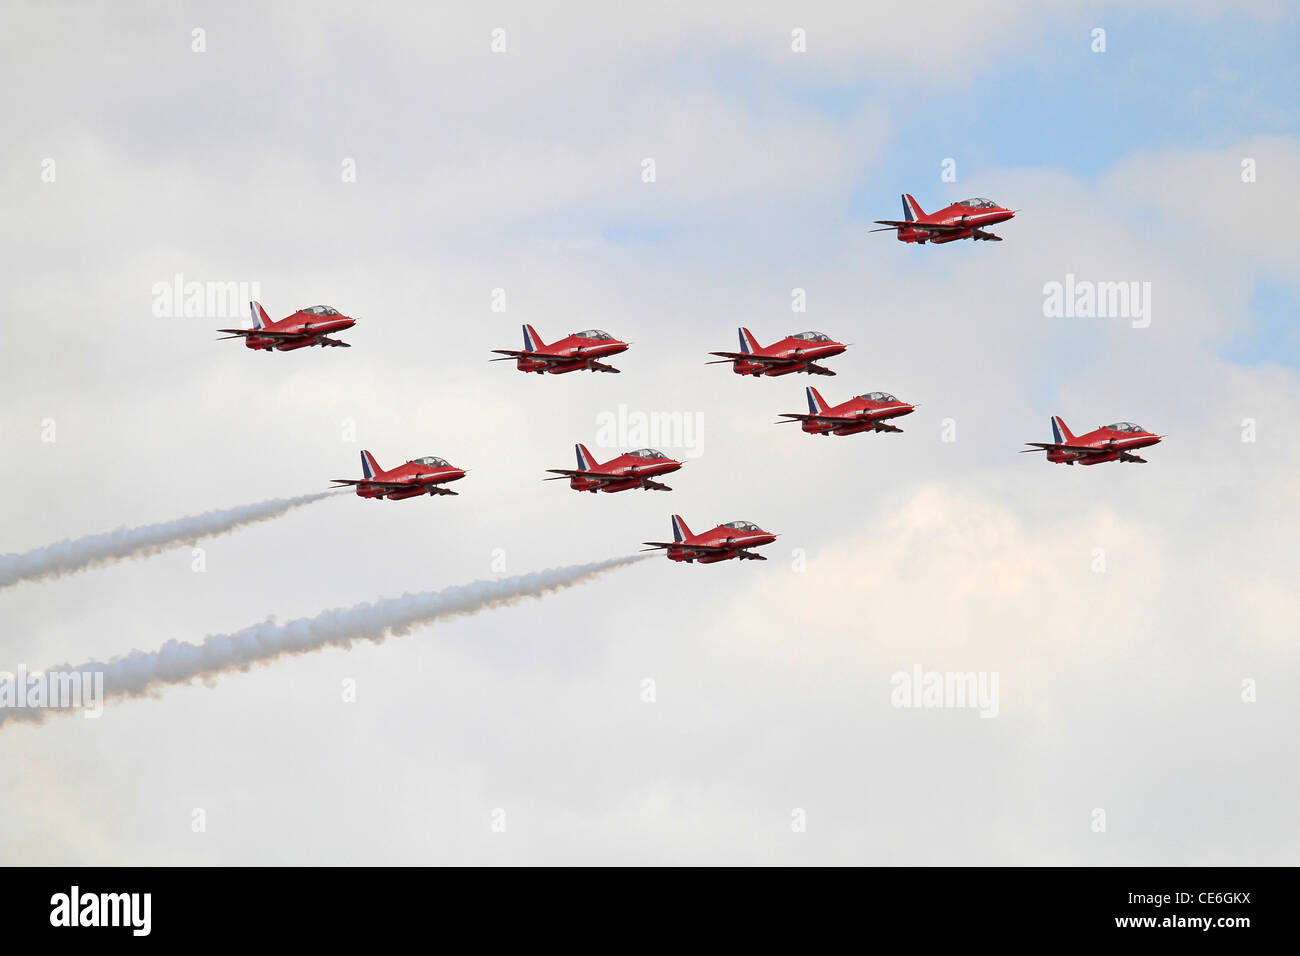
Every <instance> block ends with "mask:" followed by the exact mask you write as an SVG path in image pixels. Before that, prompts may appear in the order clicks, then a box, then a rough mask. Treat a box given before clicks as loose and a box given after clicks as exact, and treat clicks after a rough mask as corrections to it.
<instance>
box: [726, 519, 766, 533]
mask: <svg viewBox="0 0 1300 956" xmlns="http://www.w3.org/2000/svg"><path fill="white" fill-rule="evenodd" d="M723 527H724V528H732V529H734V530H736V531H762V530H763V529H762V528H760V527H759V526H758V525H756V524H754V522H752V521H728V522H727V523H726V524H724V525H723Z"/></svg>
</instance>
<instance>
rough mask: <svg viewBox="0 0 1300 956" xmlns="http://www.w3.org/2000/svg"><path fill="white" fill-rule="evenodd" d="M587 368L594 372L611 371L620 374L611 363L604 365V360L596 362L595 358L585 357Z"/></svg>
mask: <svg viewBox="0 0 1300 956" xmlns="http://www.w3.org/2000/svg"><path fill="white" fill-rule="evenodd" d="M587 368H589V369H591V370H592V371H594V372H613V373H614V374H615V375H620V374H622V373H621V372H619V370H618V369H616V368H614V366H612V365H606V364H605V363H604V362H597V361H596V360H595V359H587Z"/></svg>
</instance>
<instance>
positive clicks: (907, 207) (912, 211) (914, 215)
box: [903, 193, 925, 222]
mask: <svg viewBox="0 0 1300 956" xmlns="http://www.w3.org/2000/svg"><path fill="white" fill-rule="evenodd" d="M924 215H925V210H924V209H922V208H921V206H920V204H919V203H917V201H916V200H915V199H913V198H912V195H911V193H903V218H904V219H906V220H907V221H908V222H916V220H918V219H920V218H921V217H922V216H924Z"/></svg>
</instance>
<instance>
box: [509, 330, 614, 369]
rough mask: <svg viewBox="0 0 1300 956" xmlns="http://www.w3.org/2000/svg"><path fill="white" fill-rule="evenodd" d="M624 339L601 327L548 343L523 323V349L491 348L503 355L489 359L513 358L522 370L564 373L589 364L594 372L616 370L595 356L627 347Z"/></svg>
mask: <svg viewBox="0 0 1300 956" xmlns="http://www.w3.org/2000/svg"><path fill="white" fill-rule="evenodd" d="M627 346H628V343H627V342H620V341H619V340H618V339H616V338H614V336H612V335H610V334H609V333H608V332H602V331H601V330H600V329H587V330H586V331H585V332H574V333H573V334H572V335H569V336H565V337H564V338H562V339H560V341H558V342H553V343H551V344H550V345H547V344H546V343H545V342H543V341H542V337H541V336H540V335H538V334H537V330H536V329H534V328H533V327H532V326H531V325H525V326H524V349H523V351H522V352H515V351H512V350H510V349H493V350H492V351H493V352H494V353H496V354H497V355H504V356H506V358H499V359H488V361H490V362H505V361H507V359H515V367H516V368H518V369H519V371H521V372H537V373H538V374H539V375H540V374H542V373H543V372H549V373H551V374H552V375H563V374H564V373H565V372H576V371H577V370H578V369H580V368H589V369H591V370H592V371H593V372H617V371H618V369H616V368H614V367H613V366H612V365H605V364H604V363H602V362H598V361H596V359H602V358H605V357H607V356H610V355H617V354H618V353H619V352H626V351H627Z"/></svg>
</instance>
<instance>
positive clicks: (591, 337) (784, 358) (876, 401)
mask: <svg viewBox="0 0 1300 956" xmlns="http://www.w3.org/2000/svg"><path fill="white" fill-rule="evenodd" d="M1015 214H1016V213H1015V211H1014V210H1011V209H1006V208H1004V207H1002V206H999V205H998V204H996V203H994V202H992V201H991V200H988V199H965V200H962V201H961V202H958V203H953V204H952V205H950V206H946V207H945V208H943V209H940V210H939V211H938V212H934V213H926V212H924V211H923V210H922V209H921V207H920V206H919V205H918V204H917V202H916V200H915V199H913V198H912V197H911V196H910V195H907V194H904V195H903V219H901V220H891V219H879V220H876V221H877V222H878V223H879V224H880V225H882V226H885V227H886V228H885V229H873V230H871V231H872V232H887V231H889V230H891V229H892V230H894V231H895V233H896V235H897V238H898V239H899V240H900V241H902V242H908V243H919V244H925V243H927V242H930V243H936V244H937V243H945V242H953V241H954V240H957V239H975V240H984V241H988V240H992V241H998V242H1000V241H1001V238H1000V237H999V236H995V235H993V233H991V232H987V231H986V227H988V226H992V225H994V224H996V223H1000V222H1006V221H1007V220H1009V219H1011V218H1013V217H1014V216H1015ZM249 306H250V309H251V311H252V316H253V327H252V328H251V329H219V330H218V331H220V332H224V333H226V335H225V338H242V339H243V340H244V345H245V346H246V347H247V348H250V349H255V350H261V351H268V352H269V351H277V352H288V351H292V350H294V349H300V348H307V347H309V346H313V345H319V346H322V347H325V346H329V347H343V348H348V347H349V346H348V343H346V342H342V341H340V340H339V339H336V338H334V337H333V335H334V334H335V333H338V332H342V331H344V330H346V329H350V328H352V327H353V326H354V325H355V324H356V321H357V320H356V319H354V318H351V317H350V316H346V315H343V314H341V313H340V312H339V311H338V310H337V309H332V308H330V307H329V306H323V305H317V306H312V307H310V308H306V309H299V310H298V311H296V312H294V313H293V314H292V315H290V316H288V317H286V318H283V319H280V320H279V321H278V322H273V321H271V319H270V317H269V316H268V315H267V314H266V310H265V309H263V308H262V306H261V305H260V304H258V303H257V302H252V303H249ZM739 334H740V351H738V352H710V353H709V354H710V355H715V356H717V357H718V358H717V360H716V361H712V362H708V363H706V364H709V365H723V364H730V365H731V370H732V372H734V373H735V374H736V375H749V376H753V377H755V378H758V377H761V376H766V377H775V376H779V375H790V374H792V373H795V372H804V373H807V374H809V375H834V374H835V372H833V371H832V370H831V369H829V368H827V367H826V366H825V365H823V364H821V363H823V362H825V361H826V360H827V359H830V358H833V357H835V356H837V355H840V354H842V353H843V352H844V351H845V350H846V349H847V348H848V346H847V345H846V344H844V343H843V342H838V341H836V340H835V339H833V338H831V337H830V336H829V335H826V334H824V333H822V332H798V333H792V334H790V335H787V336H785V337H784V338H782V339H779V340H778V341H776V342H774V343H773V344H771V345H768V346H763V345H760V344H759V343H758V340H757V339H755V338H754V335H753V333H752V332H750V331H749V329H747V328H741V329H740V330H739ZM523 338H524V346H523V348H522V349H518V350H515V349H493V350H492V351H493V353H494V354H496V355H500V356H502V357H501V358H497V359H491V361H494V362H504V361H514V363H515V368H517V369H518V370H519V371H521V372H536V373H537V374H539V375H540V374H550V375H562V374H564V373H565V372H576V371H580V370H583V369H586V370H587V371H591V372H613V373H617V372H618V371H619V370H618V369H616V368H614V367H613V366H612V365H609V364H607V363H606V362H604V361H602V360H603V359H608V358H610V357H611V356H614V355H619V354H621V353H623V352H626V351H627V349H628V347H629V345H630V343H628V342H623V341H620V340H619V339H617V338H615V337H614V336H612V335H610V334H609V333H608V332H605V331H603V330H601V329H587V330H585V331H582V332H574V333H573V334H572V335H567V336H565V337H564V338H562V339H559V340H557V341H555V342H553V343H551V344H549V345H548V344H547V343H546V342H544V341H543V340H542V337H541V336H540V335H538V334H537V330H536V329H534V328H533V327H532V326H531V325H525V326H524V327H523ZM805 392H806V396H807V399H808V411H807V412H782V413H781V415H780V417H781V419H782V421H781V422H778V423H777V424H792V423H794V422H798V423H799V426H800V428H801V429H802V430H803V431H804V432H806V433H807V434H809V435H839V436H844V435H855V434H858V433H860V432H899V433H901V432H902V429H901V428H899V427H897V426H896V425H892V424H890V423H889V421H890V419H895V418H900V417H902V416H904V415H910V414H911V413H912V412H913V411H914V410H915V409H916V408H917V406H916V405H912V404H909V403H907V402H904V401H901V400H900V399H898V398H895V397H894V396H893V395H891V394H889V393H888V392H867V393H865V394H862V395H855V396H853V397H851V398H848V399H846V400H845V401H843V402H841V403H839V404H838V405H831V404H830V403H828V402H827V401H826V399H824V398H823V397H822V394H821V392H819V391H818V390H817V389H815V388H813V387H811V386H809V387H808V388H806V389H805ZM1051 421H1052V438H1053V440H1052V441H1050V442H1026V444H1028V445H1030V446H1031V447H1029V448H1027V449H1025V451H1026V452H1037V451H1043V452H1046V453H1047V460H1048V461H1050V462H1053V463H1054V464H1065V465H1074V464H1080V465H1099V464H1101V463H1102V462H1108V461H1121V462H1139V463H1145V461H1146V459H1144V458H1142V457H1140V456H1138V455H1136V454H1134V452H1135V451H1136V450H1137V449H1140V448H1146V447H1148V446H1150V445H1154V444H1156V443H1158V442H1159V441H1160V440H1161V439H1162V438H1163V436H1161V435H1156V434H1154V433H1152V432H1149V431H1147V430H1146V429H1144V428H1142V427H1141V426H1140V425H1135V424H1133V423H1132V422H1117V423H1115V424H1113V425H1105V426H1101V427H1098V428H1097V429H1095V430H1094V431H1090V432H1087V433H1085V434H1083V435H1075V434H1074V433H1073V432H1071V431H1070V429H1069V428H1068V427H1067V426H1066V424H1065V422H1064V421H1063V420H1062V419H1061V418H1060V417H1059V416H1053V417H1052V420H1051ZM574 450H575V452H576V455H577V467H576V468H549V469H547V472H548V473H549V474H552V475H554V476H555V477H553V478H547V479H545V480H547V481H558V480H560V479H564V478H567V479H568V481H569V487H570V488H572V489H573V490H574V491H580V492H581V491H588V492H591V493H592V494H595V493H596V492H606V493H613V492H618V491H628V490H631V489H633V488H640V489H642V490H645V491H672V489H671V488H670V487H669V486H668V485H665V484H663V483H661V482H659V481H656V480H655V479H657V478H660V477H663V476H664V475H668V474H671V473H673V472H675V471H678V470H679V469H680V468H681V467H682V462H680V461H675V460H674V459H672V458H669V457H668V456H667V455H665V454H663V452H660V451H657V450H656V449H653V448H639V449H637V450H636V451H630V452H626V453H624V454H621V455H617V456H615V457H614V458H611V459H610V460H609V461H606V462H600V461H597V460H596V458H595V456H594V455H592V453H591V452H590V451H589V450H588V449H587V446H586V445H582V444H578V445H575V446H574ZM361 472H362V477H361V478H335V479H333V481H334V482H335V486H336V487H347V486H355V488H356V493H357V495H358V496H359V497H361V498H379V499H388V500H393V501H400V500H401V499H403V498H416V497H420V496H422V495H454V494H456V493H457V492H455V491H452V490H451V489H450V488H447V487H444V486H445V485H446V484H448V483H450V482H453V481H459V480H460V479H461V478H464V477H465V474H466V472H465V470H464V469H462V468H457V467H456V466H455V465H453V464H451V463H450V462H448V461H447V460H446V459H444V458H438V457H435V456H426V457H423V458H413V459H411V460H410V461H407V462H405V463H404V464H401V465H398V466H396V467H395V468H392V469H389V470H387V471H385V470H384V469H383V468H381V467H379V463H378V462H377V461H376V460H375V457H374V455H372V454H371V453H370V452H369V451H363V452H361ZM672 532H673V540H672V541H646V542H643V543H644V544H645V545H647V546H648V547H647V548H646V549H645V550H647V551H657V550H663V551H664V553H665V554H666V555H667V556H668V559H669V560H670V561H679V562H684V563H687V564H692V563H699V564H715V563H717V562H719V561H727V560H731V559H733V558H735V559H739V560H741V561H763V560H766V559H765V558H764V557H763V556H762V555H760V554H757V553H756V552H755V551H754V549H755V548H760V547H763V546H764V545H768V544H771V543H772V542H774V541H775V540H776V538H777V535H776V534H774V533H772V532H770V531H765V530H763V529H762V528H760V527H759V526H758V525H756V524H754V523H753V522H752V521H728V522H726V523H724V524H719V525H717V526H716V527H714V528H710V529H709V530H708V531H703V532H700V533H698V534H696V533H694V532H692V531H691V529H690V528H689V527H687V525H686V522H685V521H683V520H682V518H681V516H680V515H673V516H672Z"/></svg>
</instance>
